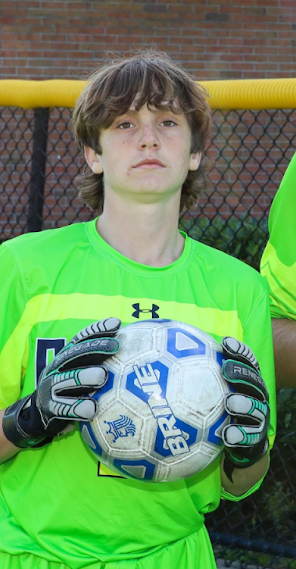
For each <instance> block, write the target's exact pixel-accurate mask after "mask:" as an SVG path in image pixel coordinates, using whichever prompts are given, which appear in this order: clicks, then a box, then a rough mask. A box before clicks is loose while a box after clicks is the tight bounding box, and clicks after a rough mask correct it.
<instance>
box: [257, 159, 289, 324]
mask: <svg viewBox="0 0 296 569" xmlns="http://www.w3.org/2000/svg"><path fill="white" fill-rule="evenodd" d="M268 227H269V233H270V238H269V241H268V243H267V245H266V248H265V251H264V253H263V256H262V260H261V273H262V275H264V276H265V277H266V278H267V280H268V282H269V286H270V290H271V314H272V316H273V317H274V318H282V317H284V318H293V319H294V320H295V319H296V154H294V157H293V158H292V160H291V162H290V164H289V167H288V169H287V171H286V173H285V175H284V177H283V180H282V182H281V185H280V187H279V190H278V191H277V193H276V196H275V198H274V200H273V203H272V206H271V210H270V214H269V220H268Z"/></svg>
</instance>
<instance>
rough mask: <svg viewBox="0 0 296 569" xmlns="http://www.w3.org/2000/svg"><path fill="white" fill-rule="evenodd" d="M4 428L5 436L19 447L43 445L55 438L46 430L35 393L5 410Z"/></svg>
mask: <svg viewBox="0 0 296 569" xmlns="http://www.w3.org/2000/svg"><path fill="white" fill-rule="evenodd" d="M2 428H3V432H4V435H5V437H6V438H7V439H8V440H9V441H10V442H11V443H12V444H14V445H15V446H17V447H19V448H36V447H42V446H44V445H46V444H48V443H50V442H51V441H52V439H53V437H47V436H46V434H45V432H44V427H43V425H42V421H41V417H40V414H39V412H38V410H37V407H36V403H35V393H33V394H32V395H28V396H27V397H24V398H23V399H20V400H19V401H16V403H13V405H11V406H10V407H8V408H7V409H6V410H5V412H4V416H3V420H2Z"/></svg>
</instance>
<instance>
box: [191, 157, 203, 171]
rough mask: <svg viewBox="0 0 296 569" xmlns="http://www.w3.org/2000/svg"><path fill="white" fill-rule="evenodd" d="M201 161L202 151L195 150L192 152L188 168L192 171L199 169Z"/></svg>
mask: <svg viewBox="0 0 296 569" xmlns="http://www.w3.org/2000/svg"><path fill="white" fill-rule="evenodd" d="M200 161H201V152H195V153H194V154H191V156H190V161H189V168H188V169H189V170H191V171H194V170H198V168H199V165H200Z"/></svg>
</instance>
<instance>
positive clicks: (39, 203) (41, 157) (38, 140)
mask: <svg viewBox="0 0 296 569" xmlns="http://www.w3.org/2000/svg"><path fill="white" fill-rule="evenodd" d="M48 120H49V108H41V107H40V108H37V109H34V133H33V153H32V167H31V183H30V194H29V209H28V222H27V228H28V231H29V232H30V231H41V229H42V225H43V204H44V186H45V169H46V148H47V138H48Z"/></svg>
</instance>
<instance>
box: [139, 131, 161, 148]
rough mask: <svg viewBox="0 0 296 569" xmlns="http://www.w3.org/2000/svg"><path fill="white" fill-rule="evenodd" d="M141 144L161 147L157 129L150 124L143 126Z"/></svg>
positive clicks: (146, 146)
mask: <svg viewBox="0 0 296 569" xmlns="http://www.w3.org/2000/svg"><path fill="white" fill-rule="evenodd" d="M139 146H140V148H141V149H142V150H143V149H145V148H159V138H158V134H157V132H156V129H155V128H154V127H153V126H152V125H150V126H146V127H144V128H143V130H142V131H141V133H140V140H139Z"/></svg>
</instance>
